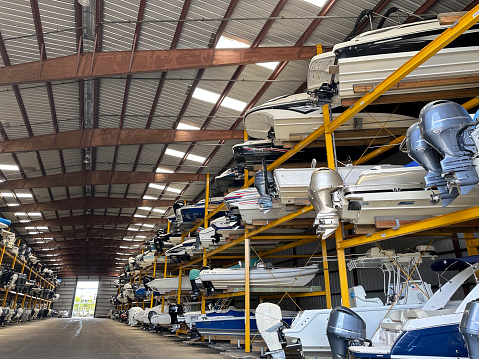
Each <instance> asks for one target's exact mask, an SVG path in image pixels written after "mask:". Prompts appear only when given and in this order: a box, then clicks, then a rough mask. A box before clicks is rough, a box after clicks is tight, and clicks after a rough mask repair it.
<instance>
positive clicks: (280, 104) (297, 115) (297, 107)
mask: <svg viewBox="0 0 479 359" xmlns="http://www.w3.org/2000/svg"><path fill="white" fill-rule="evenodd" d="M331 108H332V110H333V113H332V119H333V120H334V119H336V118H337V117H338V116H339V115H340V114H341V112H342V111H341V105H340V103H339V102H338V103H333V104H331ZM335 109H337V111H335ZM338 111H339V113H337V112H338ZM415 121H416V119H415V118H413V117H410V116H404V115H400V114H390V113H377V112H371V113H369V112H368V113H364V112H360V113H358V114H356V115H355V116H354V117H353V118H351V119H350V120H349V121H348V122H346V123H345V124H343V125H342V126H341V127H339V128H338V129H337V131H343V130H361V129H373V128H376V129H378V130H379V129H380V128H381V126H385V129H387V128H390V127H395V128H398V127H404V130H406V129H407V128H408V127H409V126H410V125H412V124H413V123H414V122H415ZM323 124H324V122H323V110H322V107H321V106H318V107H316V106H313V105H311V103H310V98H309V95H308V94H307V93H301V94H293V95H289V96H282V97H279V98H275V99H272V100H270V101H268V102H266V103H264V104H262V105H260V106H256V107H254V108H252V109H251V110H249V111H248V112H246V114H245V129H246V132H247V133H248V136H250V137H252V138H257V139H271V140H273V141H274V143H275V144H280V143H281V141H299V140H300V139H303V138H304V137H305V136H307V135H309V134H310V133H312V132H313V131H315V130H316V129H317V128H318V127H321V126H322V125H323ZM382 134H383V135H384V136H388V133H387V131H386V130H383V132H382ZM379 136H381V135H379ZM348 138H349V137H345V138H344V139H348ZM350 138H355V139H358V138H361V137H358V136H351V137H350Z"/></svg>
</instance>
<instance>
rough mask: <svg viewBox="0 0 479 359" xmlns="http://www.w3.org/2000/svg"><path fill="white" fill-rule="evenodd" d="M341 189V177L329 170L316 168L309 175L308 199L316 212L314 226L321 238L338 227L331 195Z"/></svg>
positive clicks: (336, 213)
mask: <svg viewBox="0 0 479 359" xmlns="http://www.w3.org/2000/svg"><path fill="white" fill-rule="evenodd" d="M342 187H343V179H342V178H341V175H340V174H339V173H338V172H336V171H335V170H332V169H330V168H318V169H317V170H314V171H313V173H312V174H311V181H310V183H309V189H308V198H309V201H310V202H311V204H312V205H313V207H314V209H315V210H316V219H315V221H314V225H315V226H317V230H316V232H317V233H318V234H323V238H327V237H328V236H329V235H331V234H332V233H333V232H334V231H335V230H336V228H338V226H339V216H338V209H337V208H335V206H334V205H333V200H332V194H333V193H334V192H336V191H337V190H339V189H341V188H342Z"/></svg>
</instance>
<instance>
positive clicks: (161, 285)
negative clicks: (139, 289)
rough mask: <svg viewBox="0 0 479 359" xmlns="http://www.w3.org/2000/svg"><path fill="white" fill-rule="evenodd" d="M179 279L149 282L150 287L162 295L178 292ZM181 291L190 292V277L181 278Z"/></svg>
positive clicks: (172, 278)
mask: <svg viewBox="0 0 479 359" xmlns="http://www.w3.org/2000/svg"><path fill="white" fill-rule="evenodd" d="M178 278H179V277H169V278H157V279H154V280H152V281H151V282H148V287H150V288H151V289H152V290H154V291H155V292H158V293H160V294H165V293H169V292H173V291H177V290H178ZM181 290H182V291H190V290H191V284H190V281H189V280H188V277H186V276H183V277H182V278H181Z"/></svg>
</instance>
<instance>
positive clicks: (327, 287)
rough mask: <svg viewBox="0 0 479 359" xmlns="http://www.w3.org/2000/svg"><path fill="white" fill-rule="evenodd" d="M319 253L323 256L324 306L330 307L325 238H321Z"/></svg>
mask: <svg viewBox="0 0 479 359" xmlns="http://www.w3.org/2000/svg"><path fill="white" fill-rule="evenodd" d="M321 254H322V256H323V274H324V289H325V290H326V308H331V284H330V282H329V265H328V251H327V248H326V239H324V238H323V239H321Z"/></svg>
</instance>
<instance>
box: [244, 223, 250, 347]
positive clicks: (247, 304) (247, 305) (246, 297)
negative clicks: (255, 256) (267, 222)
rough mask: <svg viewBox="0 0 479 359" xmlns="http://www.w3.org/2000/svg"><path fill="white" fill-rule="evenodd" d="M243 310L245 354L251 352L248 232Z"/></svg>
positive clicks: (245, 241) (246, 237)
mask: <svg viewBox="0 0 479 359" xmlns="http://www.w3.org/2000/svg"><path fill="white" fill-rule="evenodd" d="M244 238H245V239H244V292H245V293H244V308H245V313H244V314H245V328H244V329H245V331H244V336H245V338H244V342H245V345H244V349H245V352H246V353H249V352H250V351H251V344H250V340H251V333H250V332H251V328H250V324H251V323H250V293H249V264H250V248H249V244H250V240H249V236H248V230H247V229H245V232H244Z"/></svg>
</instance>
